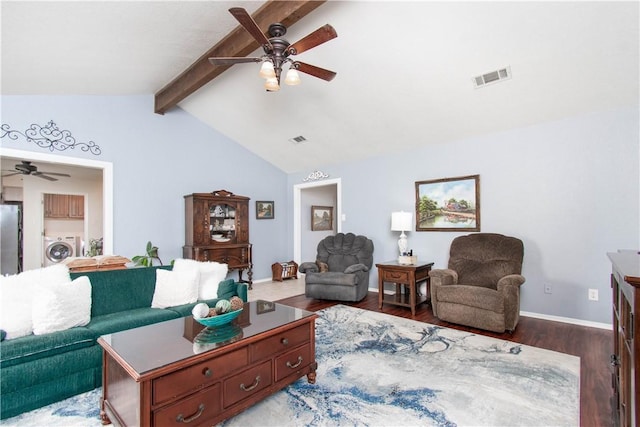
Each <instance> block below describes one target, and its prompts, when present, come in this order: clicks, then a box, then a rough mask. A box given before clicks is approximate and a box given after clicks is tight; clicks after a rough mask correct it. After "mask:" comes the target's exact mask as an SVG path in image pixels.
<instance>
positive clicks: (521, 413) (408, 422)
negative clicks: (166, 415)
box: [2, 305, 580, 427]
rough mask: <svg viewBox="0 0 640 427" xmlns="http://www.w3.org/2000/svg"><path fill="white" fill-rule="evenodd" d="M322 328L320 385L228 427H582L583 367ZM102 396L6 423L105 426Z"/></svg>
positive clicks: (324, 320) (365, 318)
mask: <svg viewBox="0 0 640 427" xmlns="http://www.w3.org/2000/svg"><path fill="white" fill-rule="evenodd" d="M318 314H319V315H320V317H319V318H318V319H317V321H316V325H317V327H316V360H317V362H318V372H317V374H318V376H317V382H316V384H308V383H307V381H306V377H305V378H302V379H300V380H299V381H297V382H296V383H294V384H292V385H291V386H289V387H287V388H286V389H284V390H282V391H280V392H279V393H276V394H275V395H273V396H271V397H269V398H268V399H266V400H264V401H263V402H261V403H258V404H257V405H255V406H253V407H251V408H250V409H248V410H247V411H245V412H243V413H242V414H240V415H238V416H236V417H234V418H231V419H229V420H227V421H225V422H223V423H222V424H221V425H220V426H221V427H222V426H224V427H236V426H237V427H241V426H242V427H250V426H255V427H258V426H366V425H369V426H417V425H420V426H542V425H544V426H577V425H579V421H580V410H579V408H580V396H579V394H580V391H579V390H580V359H579V358H578V357H575V356H570V355H567V354H562V353H557V352H553V351H549V350H543V349H539V348H536V347H531V346H526V345H522V344H517V343H512V342H508V341H503V340H498V339H494V338H489V337H484V336H482V335H476V334H472V333H469V332H463V331H458V330H454V329H449V328H444V327H440V326H434V325H430V324H427V323H422V322H417V321H413V320H409V319H404V318H399V317H394V316H389V315H386V314H383V313H378V312H372V311H367V310H360V309H357V308H352V307H347V306H343V305H337V306H334V307H330V308H327V309H325V310H322V311H319V312H318ZM99 401H100V389H96V390H93V391H91V392H89V393H84V394H82V395H79V396H76V397H73V398H71V399H67V400H65V401H63V402H59V403H56V404H53V405H50V406H48V407H45V408H41V409H38V410H36V411H32V412H29V413H26V414H23V415H21V416H18V417H15V418H11V419H8V420H5V421H4V422H3V423H2V425H15V426H18V425H19V426H44V425H47V426H73V425H78V426H96V427H97V426H100V421H99V419H98V416H99V410H98V406H99Z"/></svg>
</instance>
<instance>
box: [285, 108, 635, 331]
mask: <svg viewBox="0 0 640 427" xmlns="http://www.w3.org/2000/svg"><path fill="white" fill-rule="evenodd" d="M364 125H366V124H364ZM638 128H639V123H638V109H637V108H631V109H626V110H618V111H610V112H604V113H594V114H588V115H584V116H580V117H575V118H571V119H566V120H562V121H557V122H551V123H544V124H539V125H536V126H531V127H527V128H520V129H514V130H511V131H508V132H503V133H498V134H493V135H487V136H484V137H478V138H469V139H465V140H460V141H457V142H454V143H448V144H435V145H425V146H424V147H422V148H419V149H415V150H411V151H409V152H403V153H396V154H393V155H387V156H384V157H378V158H373V159H363V160H362V161H359V162H351V163H348V164H341V165H334V166H327V167H323V166H322V165H318V169H320V170H322V171H323V172H325V173H328V174H329V175H330V178H341V179H342V195H343V197H342V200H343V213H344V214H345V215H346V218H347V220H346V221H345V222H344V223H343V231H344V232H353V233H356V234H365V235H367V236H369V237H370V238H371V239H372V240H373V242H374V245H375V253H374V261H375V262H381V261H386V260H391V259H394V258H395V257H396V256H397V245H396V242H397V239H398V233H397V232H391V231H390V220H391V212H392V211H396V210H405V211H407V210H409V211H411V210H413V209H414V205H415V181H422V180H429V179H438V178H446V177H456V176H465V175H474V174H479V175H480V201H481V226H482V231H484V232H497V233H503V234H508V235H513V236H517V237H519V238H521V239H522V240H523V241H524V245H525V260H524V271H523V273H524V275H525V276H526V278H527V282H526V283H525V285H524V286H523V288H522V303H521V308H522V310H524V311H527V312H533V313H539V314H546V315H552V316H561V317H568V318H574V319H581V320H587V321H592V322H601V323H610V322H611V289H610V284H609V273H610V269H611V267H610V264H609V262H608V259H607V257H606V253H607V252H610V251H615V250H617V249H618V248H638V247H640V242H639V237H638V236H639V217H640V215H639V213H640V212H639V193H640V186H639V172H638V170H639V152H638V151H639V150H638V141H639V135H638ZM402 137H403V135H402V134H401V133H399V134H398V138H402ZM389 143H393V141H390V142H389ZM309 172H311V171H305V172H304V173H300V174H292V175H289V177H288V182H289V184H288V186H289V192H290V193H291V192H292V191H293V190H292V188H293V186H294V185H296V184H299V183H302V180H303V179H304V178H305V177H306V176H307V175H308V173H309ZM288 197H289V203H290V204H291V203H292V199H291V197H290V196H288ZM290 210H291V209H290ZM462 234H466V233H458V232H415V231H413V232H410V233H408V239H409V246H410V248H412V249H413V250H414V254H417V255H418V257H419V259H421V260H429V261H433V262H435V266H436V267H438V268H442V267H445V266H446V264H447V261H448V250H449V246H450V243H451V240H452V239H453V238H454V237H456V236H459V235H462ZM376 283H377V273H375V272H374V274H372V276H371V284H370V287H374V288H375V287H376ZM545 284H551V285H552V288H553V293H552V294H551V295H548V294H545V293H544V285H545ZM589 288H595V289H598V290H599V294H600V300H599V301H598V302H593V301H588V299H587V294H588V291H587V290H588V289H589Z"/></svg>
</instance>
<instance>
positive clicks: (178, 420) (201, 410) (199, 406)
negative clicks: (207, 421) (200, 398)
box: [176, 403, 204, 424]
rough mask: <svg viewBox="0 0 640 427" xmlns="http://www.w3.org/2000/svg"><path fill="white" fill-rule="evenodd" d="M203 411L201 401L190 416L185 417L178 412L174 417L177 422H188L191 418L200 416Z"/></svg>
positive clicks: (194, 418)
mask: <svg viewBox="0 0 640 427" xmlns="http://www.w3.org/2000/svg"><path fill="white" fill-rule="evenodd" d="M203 412H204V403H201V404H200V405H198V412H196V413H195V414H193V415H191V416H190V417H187V418H185V417H184V415H182V414H178V416H177V417H176V421H177V422H179V423H185V424H187V423H190V422H191V421H193V420H196V419H198V417H200V415H202V413H203Z"/></svg>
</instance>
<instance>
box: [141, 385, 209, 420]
mask: <svg viewBox="0 0 640 427" xmlns="http://www.w3.org/2000/svg"><path fill="white" fill-rule="evenodd" d="M220 400H221V399H220V384H216V385H214V386H211V387H209V388H207V389H205V390H203V391H200V392H198V393H196V394H194V395H193V396H191V397H189V398H187V399H184V400H180V401H178V402H177V403H175V404H173V405H169V406H167V407H165V408H163V409H160V410H158V411H155V412H154V413H153V425H154V426H162V427H164V426H184V425H185V423H187V424H189V425H204V423H205V422H206V421H207V420H211V419H212V418H213V417H215V416H216V415H218V414H220V411H221V410H222V408H221V407H220Z"/></svg>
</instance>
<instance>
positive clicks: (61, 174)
mask: <svg viewBox="0 0 640 427" xmlns="http://www.w3.org/2000/svg"><path fill="white" fill-rule="evenodd" d="M36 173H46V174H47V175H55V176H66V177H67V178H71V175H69V174H68V173H58V172H45V171H42V172H36Z"/></svg>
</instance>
